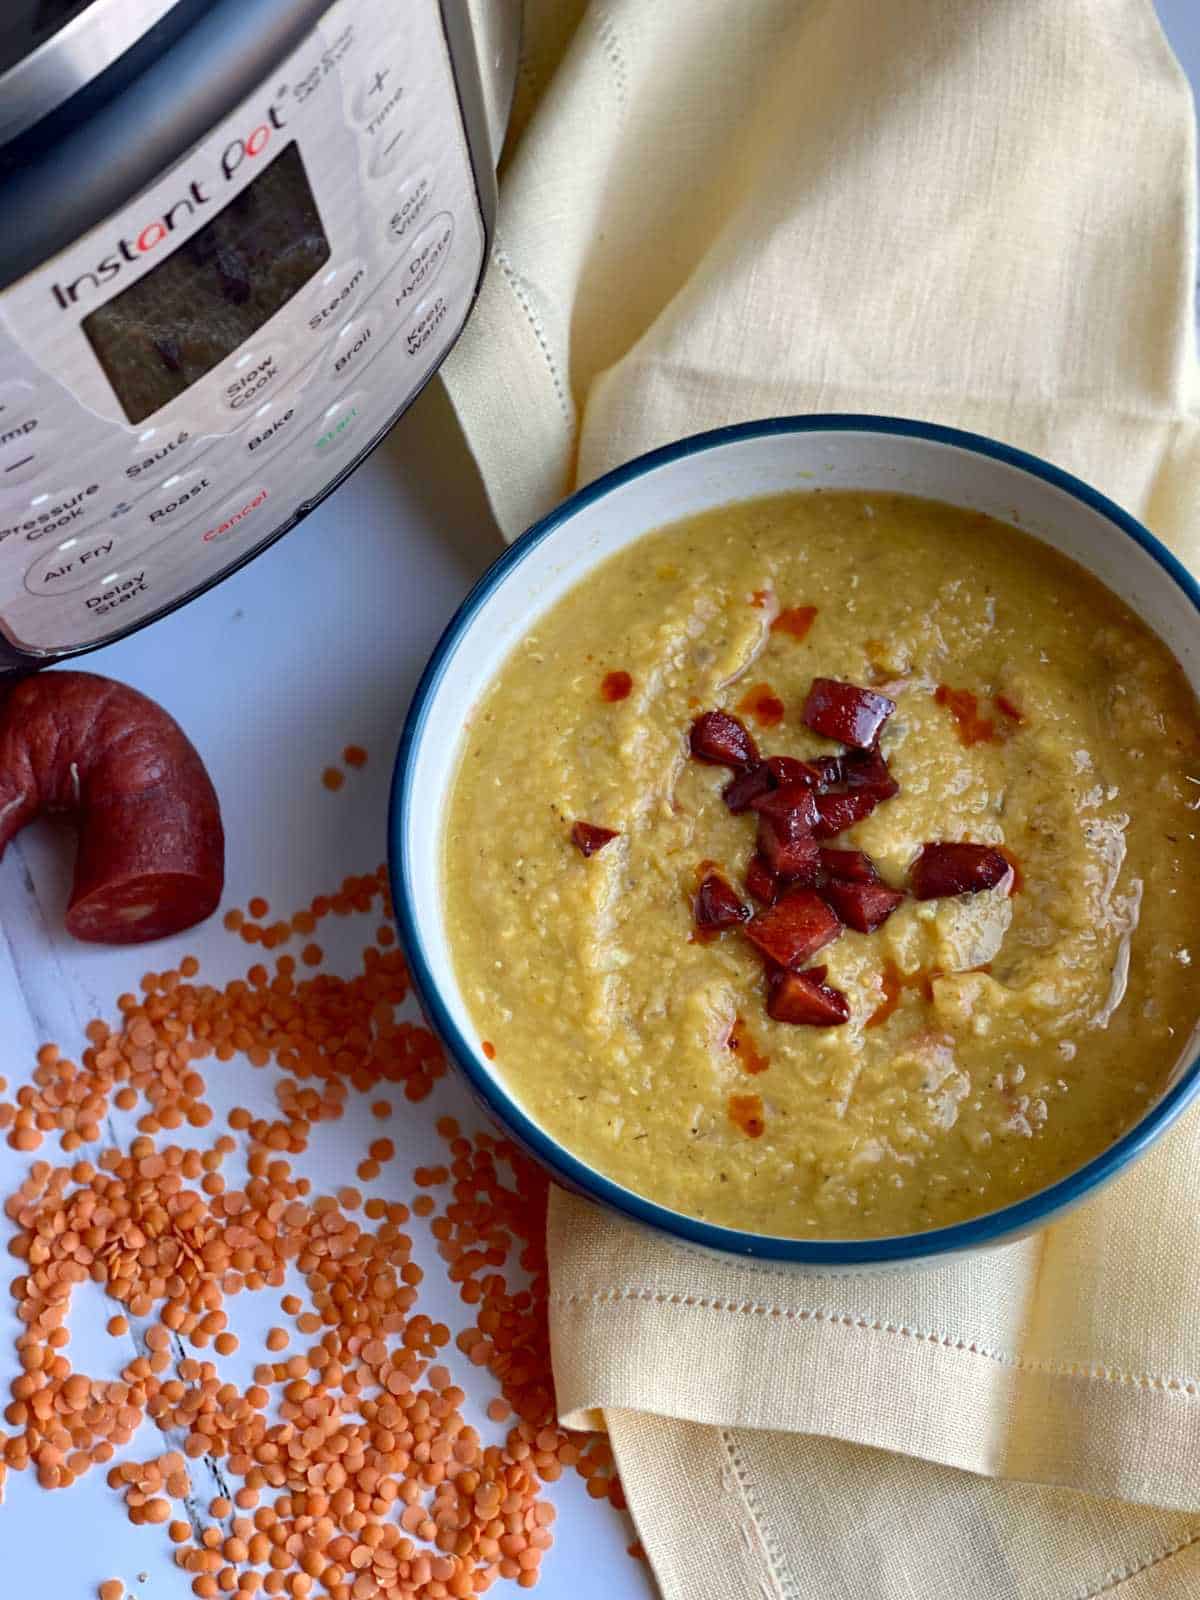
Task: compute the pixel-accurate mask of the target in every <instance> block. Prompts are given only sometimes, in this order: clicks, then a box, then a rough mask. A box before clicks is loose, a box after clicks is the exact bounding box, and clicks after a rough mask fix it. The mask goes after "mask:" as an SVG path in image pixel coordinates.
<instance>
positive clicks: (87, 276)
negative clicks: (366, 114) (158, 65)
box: [51, 100, 286, 311]
mask: <svg viewBox="0 0 1200 1600" xmlns="http://www.w3.org/2000/svg"><path fill="white" fill-rule="evenodd" d="M285 126H286V123H285V121H284V118H283V115H282V113H281V112H280V102H279V101H278V100H277V101H275V102H274V104H272V105H270V106H268V107H267V115H266V121H265V122H260V123H259V125H258V126H257V127H256V128H254V129H252V130H251V131H250V132H249V133H248V134H246V135H244V136H242V137H238V138H235V139H231V140H230V141H229V143H228V144H227V145H226V146H225V148H224V150H222V152H221V159H220V162H219V174H220V175H219V177H218V176H215V175H214V176H213V177H212V178H208V179H200V178H193V179H192V181H191V183H189V184H188V186H187V192H186V193H185V194H183V195H182V196H181V197H180V198H179V199H178V200H176V201H175V202H174V204H173V205H170V206H168V207H167V209H166V210H165V211H164V212H163V213H162V215H161V216H158V217H154V218H152V219H151V221H149V222H147V223H145V224H144V226H143V227H141V228H140V229H139V230H138V231H137V232H136V233H134V234H129V235H126V237H124V238H122V239H118V240H117V243H116V245H115V246H114V247H113V249H112V250H110V251H109V253H108V254H107V255H106V256H103V257H102V258H101V259H100V260H99V261H98V262H97V263H96V265H95V266H94V267H93V268H92V270H91V271H90V272H81V273H80V274H79V276H78V277H77V278H74V279H73V280H72V281H71V282H70V283H66V284H63V283H54V284H52V285H51V289H52V291H53V294H54V298H55V300H56V301H57V302H58V304H59V306H60V307H61V308H62V309H63V310H64V311H66V310H69V308H70V307H71V306H73V305H77V304H78V303H79V299H80V297H81V296H83V295H88V294H91V293H94V292H95V291H96V290H97V289H99V288H101V287H102V286H103V285H104V284H107V283H111V282H112V281H113V279H114V278H116V277H117V276H118V275H119V274H120V273H121V272H123V271H124V270H125V264H126V262H129V261H141V260H143V259H144V258H145V257H146V256H148V255H150V254H151V253H152V252H153V251H155V250H157V249H158V247H159V245H161V244H162V243H163V241H164V240H166V239H169V238H170V237H171V235H172V234H173V233H175V232H176V231H177V230H179V229H187V228H188V226H189V224H190V222H191V219H192V218H193V217H194V216H195V214H196V212H197V211H199V210H201V209H202V208H203V207H204V206H207V205H210V204H211V203H212V201H213V200H214V199H216V198H217V195H218V194H219V192H220V189H221V186H222V185H225V184H229V183H232V182H233V180H234V179H235V177H237V176H238V174H239V173H240V172H241V171H242V169H243V168H244V167H245V164H246V163H247V162H251V163H253V162H254V161H255V159H256V158H257V157H258V156H261V155H262V153H263V151H264V150H266V149H267V148H268V147H269V146H270V144H271V142H272V140H273V138H274V135H275V134H276V133H277V132H278V131H279V129H281V128H283V127H285Z"/></svg>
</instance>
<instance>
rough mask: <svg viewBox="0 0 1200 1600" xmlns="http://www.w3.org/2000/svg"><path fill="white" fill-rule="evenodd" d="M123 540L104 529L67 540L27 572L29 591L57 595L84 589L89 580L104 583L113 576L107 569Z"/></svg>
mask: <svg viewBox="0 0 1200 1600" xmlns="http://www.w3.org/2000/svg"><path fill="white" fill-rule="evenodd" d="M120 542H121V541H120V540H118V539H117V538H116V537H115V535H113V534H111V533H104V532H97V533H95V534H93V535H91V536H90V537H88V536H85V535H82V534H81V535H80V536H79V538H77V539H64V540H63V542H62V543H61V544H59V545H55V547H54V549H53V550H47V551H46V553H45V554H44V555H42V556H39V557H38V559H37V560H36V561H35V562H34V563H33V565H32V566H31V567H30V569H29V571H28V572H27V573H26V574H25V587H26V588H27V589H28V590H29V592H30V594H37V595H55V594H67V593H69V592H70V591H71V590H72V589H82V588H83V587H84V586H85V585H86V584H89V583H98V584H104V583H106V582H107V579H108V577H110V576H111V575H112V574H111V573H108V572H106V570H105V569H106V568H107V567H109V566H111V564H112V563H113V561H114V558H115V555H114V553H115V552H116V549H117V546H118V544H120Z"/></svg>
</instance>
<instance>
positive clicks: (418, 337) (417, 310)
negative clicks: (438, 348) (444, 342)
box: [404, 294, 450, 356]
mask: <svg viewBox="0 0 1200 1600" xmlns="http://www.w3.org/2000/svg"><path fill="white" fill-rule="evenodd" d="M449 315H450V305H449V302H448V301H447V299H446V297H445V295H444V294H431V295H427V296H426V298H425V299H424V300H422V301H420V302H419V303H418V304H417V305H416V306H414V307H413V309H412V311H410V312H409V314H408V320H409V324H410V326H409V329H408V332H407V333H406V334H405V335H404V348H405V350H406V351H407V352H408V354H409V355H410V356H419V355H420V354H421V352H422V350H424V348H425V346H426V345H427V344H429V343H430V342H431V341H433V340H435V339H436V338H437V337H438V334H439V332H440V331H441V327H442V324H443V323H444V322H445V320H446V318H447V317H448V316H449Z"/></svg>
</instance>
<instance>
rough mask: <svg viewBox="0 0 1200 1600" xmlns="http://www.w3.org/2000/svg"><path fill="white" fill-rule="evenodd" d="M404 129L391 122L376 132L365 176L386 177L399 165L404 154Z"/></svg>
mask: <svg viewBox="0 0 1200 1600" xmlns="http://www.w3.org/2000/svg"><path fill="white" fill-rule="evenodd" d="M404 143H405V140H404V129H403V128H402V127H400V126H398V125H397V126H393V125H392V124H391V123H389V124H388V126H387V127H386V128H383V129H381V131H380V132H379V133H378V134H376V136H375V142H374V143H373V144H372V146H371V154H370V156H369V157H368V158H367V176H368V177H369V178H388V177H390V176H391V174H392V173H393V172H395V170H396V168H397V167H398V166H399V165H400V158H401V156H402V155H403V154H404Z"/></svg>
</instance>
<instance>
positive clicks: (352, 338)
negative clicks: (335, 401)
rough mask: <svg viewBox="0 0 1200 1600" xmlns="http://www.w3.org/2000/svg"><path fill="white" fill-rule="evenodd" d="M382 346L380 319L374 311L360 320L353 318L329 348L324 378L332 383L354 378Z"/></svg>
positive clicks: (365, 314)
mask: <svg viewBox="0 0 1200 1600" xmlns="http://www.w3.org/2000/svg"><path fill="white" fill-rule="evenodd" d="M382 343H383V340H382V339H381V338H380V335H379V317H378V315H377V314H376V313H375V312H374V311H366V312H364V313H363V315H362V316H361V317H355V318H354V320H353V321H352V322H348V323H347V324H346V326H345V327H344V328H343V329H342V331H341V332H340V333H339V334H338V336H337V338H336V339H335V340H334V341H333V344H332V345H331V347H330V350H329V360H328V363H327V365H326V368H325V374H326V376H327V377H329V378H332V379H333V381H334V382H335V383H345V381H346V379H347V378H349V377H352V376H355V375H356V374H357V373H358V372H360V371H361V370H362V368H363V367H365V366H366V364H367V362H368V361H370V359H371V357H372V356H373V355H374V354H375V352H376V351H377V350H378V349H379V348H380V346H381V345H382Z"/></svg>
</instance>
